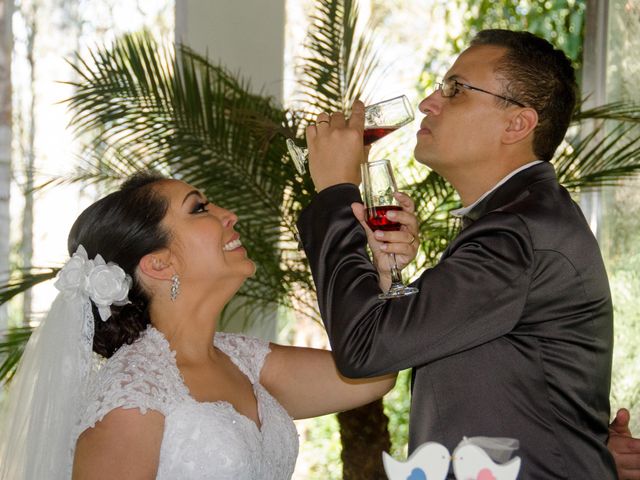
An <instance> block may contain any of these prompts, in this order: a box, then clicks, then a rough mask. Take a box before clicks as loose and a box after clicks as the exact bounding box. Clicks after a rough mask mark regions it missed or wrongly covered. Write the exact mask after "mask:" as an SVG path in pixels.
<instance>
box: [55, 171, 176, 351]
mask: <svg viewBox="0 0 640 480" xmlns="http://www.w3.org/2000/svg"><path fill="white" fill-rule="evenodd" d="M165 179H166V178H165V177H163V176H162V175H159V174H157V173H155V172H143V173H138V174H135V175H133V176H131V177H129V179H128V180H126V181H125V182H124V183H123V184H122V186H121V187H120V189H119V190H118V191H116V192H113V193H111V194H109V195H107V196H106V197H104V198H102V199H100V200H98V201H97V202H95V203H94V204H92V205H90V206H89V207H88V208H87V209H86V210H84V211H83V212H82V213H81V214H80V216H79V217H78V218H77V219H76V221H75V223H74V224H73V226H72V227H71V231H70V232H69V239H68V242H67V246H68V249H69V255H72V254H73V253H74V252H75V251H76V249H77V248H78V246H79V245H82V246H83V247H84V248H85V249H86V251H87V254H88V256H89V258H95V256H96V255H98V254H100V255H101V256H102V258H104V260H105V261H106V262H114V263H116V264H117V265H119V266H120V267H121V268H122V269H123V270H124V271H125V272H126V273H127V274H129V275H130V276H131V279H132V285H131V289H130V291H129V300H130V301H131V303H129V304H127V305H124V306H120V307H119V306H115V305H112V306H111V318H109V319H108V320H107V321H106V322H103V321H102V320H101V319H100V316H99V314H98V310H97V308H96V306H95V304H93V302H91V303H92V307H93V317H94V321H95V334H94V338H93V350H94V351H95V352H96V353H99V354H100V355H102V356H104V357H107V358H109V357H110V356H111V355H113V354H114V353H115V351H116V350H117V349H118V348H120V347H121V346H122V345H124V344H131V343H133V342H134V341H135V340H136V339H137V338H138V337H139V336H140V333H141V332H142V331H143V330H144V329H145V328H146V327H147V325H148V324H149V323H150V319H149V295H148V293H147V292H145V290H144V288H143V286H142V285H141V283H140V282H139V280H138V279H137V278H136V267H137V266H138V263H139V262H140V259H141V258H142V257H144V256H145V255H147V254H148V253H151V252H154V251H156V250H158V249H161V248H164V247H166V246H167V245H168V243H169V239H170V233H169V232H168V231H166V229H164V228H163V227H162V225H161V222H162V219H163V218H164V217H165V215H166V213H167V210H168V208H169V202H168V200H167V199H166V198H164V197H163V196H162V195H160V194H159V193H157V191H156V190H155V189H154V188H153V186H154V184H156V183H157V182H159V181H162V180H165Z"/></svg>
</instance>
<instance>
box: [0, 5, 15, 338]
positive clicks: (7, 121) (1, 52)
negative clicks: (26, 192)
mask: <svg viewBox="0 0 640 480" xmlns="http://www.w3.org/2000/svg"><path fill="white" fill-rule="evenodd" d="M12 16H13V0H3V1H2V3H0V279H1V280H2V282H3V283H4V282H5V281H6V280H7V279H8V276H9V241H10V240H9V235H10V231H11V229H10V227H9V226H10V214H9V198H10V191H11V138H12V133H11V58H12V52H13V30H12V28H11V19H12ZM7 322H8V318H7V306H6V305H2V306H0V331H2V330H4V329H6V328H7Z"/></svg>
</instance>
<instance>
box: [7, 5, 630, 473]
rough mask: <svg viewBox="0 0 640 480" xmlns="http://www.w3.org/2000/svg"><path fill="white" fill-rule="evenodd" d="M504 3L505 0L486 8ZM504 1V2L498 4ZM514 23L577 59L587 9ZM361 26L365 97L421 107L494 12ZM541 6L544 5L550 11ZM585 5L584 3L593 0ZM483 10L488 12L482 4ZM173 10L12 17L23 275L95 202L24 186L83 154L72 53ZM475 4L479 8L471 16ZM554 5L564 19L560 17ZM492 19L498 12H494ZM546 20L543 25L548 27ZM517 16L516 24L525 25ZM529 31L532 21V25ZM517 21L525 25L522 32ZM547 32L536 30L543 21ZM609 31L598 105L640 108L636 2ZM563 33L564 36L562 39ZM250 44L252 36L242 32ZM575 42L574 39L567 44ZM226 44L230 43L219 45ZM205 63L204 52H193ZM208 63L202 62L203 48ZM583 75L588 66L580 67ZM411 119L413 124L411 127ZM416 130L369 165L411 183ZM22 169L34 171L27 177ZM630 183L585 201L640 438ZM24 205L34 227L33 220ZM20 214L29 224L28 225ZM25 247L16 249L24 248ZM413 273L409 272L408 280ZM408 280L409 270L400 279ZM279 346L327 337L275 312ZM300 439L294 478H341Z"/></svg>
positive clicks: (614, 8) (83, 8) (331, 434)
mask: <svg viewBox="0 0 640 480" xmlns="http://www.w3.org/2000/svg"><path fill="white" fill-rule="evenodd" d="M493 3H497V4H499V3H501V2H493ZM507 3H510V4H513V3H514V2H507ZM515 3H516V4H519V7H518V8H519V11H518V13H519V14H520V15H522V18H521V19H520V20H519V22H521V23H519V24H516V25H513V26H514V27H516V28H531V29H532V30H535V29H541V28H542V29H544V28H553V26H554V24H553V19H554V18H561V19H562V21H565V22H568V23H569V24H570V23H571V22H574V23H575V25H574V26H573V27H569V28H568V33H567V34H563V35H558V36H556V38H555V40H556V41H557V43H558V44H559V46H560V47H562V48H564V49H565V50H569V51H571V53H572V54H573V58H575V59H576V60H577V61H578V62H579V63H580V62H582V60H583V57H582V50H581V45H582V43H581V41H582V39H581V36H580V35H581V32H582V30H581V29H582V22H584V21H585V18H584V12H585V3H586V0H585V1H579V0H574V1H571V0H566V1H564V2H562V1H561V2H553V3H555V4H557V10H558V11H557V12H556V13H554V14H553V15H556V17H553V16H551V17H549V14H548V12H547V11H546V10H544V11H543V12H542V13H541V14H540V16H539V18H537V20H536V18H535V15H533V14H534V13H535V11H536V9H540V8H543V7H544V8H546V9H548V8H551V7H550V6H549V5H550V4H551V3H552V2H536V1H521V2H515ZM360 4H361V16H362V17H363V19H365V20H366V19H367V18H368V19H370V20H371V21H372V22H374V24H375V25H377V28H378V34H377V36H376V42H377V45H376V49H377V51H378V52H379V56H380V68H379V71H378V73H377V76H376V78H377V81H376V83H375V88H372V89H370V91H368V92H367V95H366V98H365V100H367V101H377V100H381V99H383V98H388V97H391V96H396V95H399V94H406V95H408V96H409V97H410V98H411V100H412V101H413V103H414V104H415V105H416V106H417V104H418V102H419V100H420V99H421V98H422V97H423V96H424V95H425V93H427V92H428V90H429V89H430V88H431V86H432V85H433V82H434V81H435V79H436V78H437V77H439V76H440V75H442V73H443V72H444V71H445V70H446V69H447V68H448V66H449V64H450V62H451V59H452V58H453V57H454V56H455V54H456V53H457V51H458V50H459V49H460V48H461V47H463V45H460V44H459V40H458V39H459V38H461V37H462V36H463V33H464V32H465V31H466V30H465V29H469V28H473V26H474V25H477V22H476V23H475V24H474V19H477V18H478V17H479V16H481V15H483V14H487V15H489V14H491V15H495V17H496V23H497V24H498V26H505V25H502V24H500V21H501V19H500V15H499V11H498V10H499V9H495V8H494V9H493V10H492V9H491V8H490V7H487V5H486V4H487V2H479V1H472V0H468V1H463V0H456V1H453V0H450V1H442V0H371V1H370V2H369V1H366V0H363V1H361V2H360ZM547 4H549V5H547ZM592 4H593V2H592ZM480 5H484V7H482V6H480ZM174 8H175V5H174V2H173V0H137V1H133V0H75V1H74V0H21V1H19V2H17V4H16V14H15V15H14V18H13V32H14V37H15V38H14V59H13V64H12V67H13V72H12V83H13V129H14V142H13V178H12V187H11V250H12V253H11V261H12V264H14V265H23V264H24V260H23V258H28V256H29V255H30V253H29V251H28V245H26V244H28V243H32V244H33V253H32V261H31V264H32V265H37V266H50V265H60V264H61V263H62V262H64V260H65V259H66V257H67V253H66V236H67V233H68V231H69V228H70V226H71V223H72V222H73V220H74V219H75V217H76V216H77V215H78V213H79V212H80V211H81V210H82V209H83V208H84V207H85V206H86V205H88V204H89V203H91V202H92V201H93V200H94V199H95V198H96V196H97V195H99V194H100V192H96V191H95V189H94V188H81V187H78V186H63V187H59V186H56V187H51V188H44V189H42V190H38V191H36V192H35V193H33V195H29V192H30V190H31V187H32V186H33V185H41V184H43V183H45V182H47V181H49V180H50V179H51V178H52V177H55V176H57V175H64V174H65V173H68V172H69V171H71V170H72V168H73V166H74V164H75V163H76V160H77V155H78V152H79V148H78V143H77V140H76V139H74V136H73V134H72V132H71V131H69V129H67V128H66V127H67V124H68V123H69V116H68V113H67V111H66V107H65V105H64V103H62V102H63V101H64V100H65V99H66V98H68V97H69V95H70V93H71V90H70V87H69V85H67V84H65V82H67V81H70V80H72V79H73V78H74V70H73V68H72V64H73V63H74V62H75V61H77V60H76V57H75V53H76V52H79V53H81V54H82V53H85V52H86V51H87V49H88V48H91V47H93V46H95V45H103V44H105V43H107V42H109V41H110V40H111V39H113V38H115V37H116V36H117V35H119V34H121V33H123V32H127V31H135V30H139V29H142V28H146V29H148V30H150V31H151V32H153V33H154V34H155V35H157V36H159V37H162V38H169V39H171V38H173V34H174V27H175V19H174ZM482 8H484V9H485V10H487V11H483V10H481V9H482ZM313 9H314V2H313V1H312V0H287V3H286V25H285V26H284V28H285V49H284V53H283V54H284V58H285V62H284V71H283V72H282V89H281V90H282V94H283V101H284V103H285V104H287V105H289V106H293V107H295V105H296V104H295V99H296V91H295V75H296V72H295V68H294V66H295V64H296V59H297V58H299V57H300V56H301V55H303V53H304V50H303V48H304V47H303V45H304V39H305V33H306V31H307V27H308V25H309V21H310V20H309V16H310V14H311V13H312V12H313ZM563 9H564V10H563ZM496 11H498V12H497V13H496ZM550 18H551V19H550ZM523 19H524V20H523ZM533 21H537V22H539V23H540V24H533V23H532V22H533ZM526 22H530V23H529V24H527V23H526ZM545 22H546V23H545ZM607 22H608V23H607V26H608V35H607V37H606V40H605V41H604V43H603V42H602V41H601V42H600V44H599V45H600V48H601V49H604V50H605V51H606V52H608V55H606V63H605V64H603V65H602V67H605V68H604V71H605V72H606V78H605V84H606V89H605V91H604V95H605V98H604V99H603V100H605V101H617V100H620V101H635V102H640V96H639V94H638V90H637V85H639V84H640V59H639V57H638V56H637V55H629V54H628V52H638V51H640V0H612V1H611V2H610V4H609V18H608V21H607ZM571 28H573V30H572V29H571ZM238 34H244V35H249V34H251V32H239V33H238ZM576 38H578V39H579V40H580V43H576V40H575V39H576ZM229 41H233V39H229ZM202 53H205V52H202ZM209 53H212V52H209ZM585 71H587V69H586V68H585ZM419 119H420V116H419V115H418V119H417V120H416V121H419ZM414 135H415V129H413V128H405V129H403V130H401V131H399V132H398V133H396V134H394V135H393V136H391V137H389V138H387V139H384V140H382V141H380V142H379V144H376V145H375V146H374V150H373V151H372V156H380V157H382V156H386V157H389V158H391V159H392V161H393V162H394V165H396V168H397V170H398V174H399V176H400V177H403V176H407V177H410V176H411V175H413V172H414V171H415V170H414V169H416V168H418V167H416V166H415V165H414V163H413V161H412V145H413V139H414ZM30 172H33V173H34V175H33V177H31V176H30V175H29V173H30ZM639 186H640V185H639V184H638V182H637V181H636V182H629V185H628V186H626V187H616V188H610V189H605V190H602V191H599V192H597V193H594V194H589V195H585V196H584V198H581V199H580V200H581V202H583V205H584V208H585V211H586V213H587V214H588V215H589V218H590V219H591V223H592V226H593V228H594V230H596V233H597V235H598V239H599V241H600V245H601V247H602V249H603V252H604V255H605V258H606V262H607V268H608V271H609V275H610V280H611V285H612V290H613V296H614V305H615V313H616V349H615V359H614V360H615V363H614V375H613V379H614V384H613V388H612V404H613V408H614V409H615V408H617V407H618V406H627V407H630V408H631V410H632V418H633V425H634V427H635V433H636V434H638V433H640V430H639V429H638V425H639V423H638V420H639V417H640V409H639V407H638V405H639V404H640V385H639V379H640V355H638V354H637V353H636V350H637V344H638V343H637V342H638V340H639V339H640V279H639V277H638V276H639V272H640V234H639V233H638V232H640V189H639V188H638V187H639ZM31 203H32V204H33V217H32V218H31V216H30V212H31ZM25 214H26V216H25ZM29 235H32V241H31V242H24V241H23V240H24V239H25V238H27V239H28V238H29ZM25 245H26V246H25ZM414 273H415V272H414ZM409 274H411V272H410V271H409ZM52 295H53V288H52V286H51V285H50V284H49V285H42V286H39V287H37V289H35V291H34V294H33V298H32V309H33V312H34V314H36V318H37V314H40V313H42V312H44V311H46V310H47V308H48V306H49V302H50V300H51V298H52ZM22 308H23V302H20V301H16V302H14V303H12V304H11V306H10V311H9V322H14V323H15V322H16V321H17V320H16V319H17V318H22V316H21V315H19V313H20V312H21V309H22ZM276 334H277V335H278V337H279V339H280V340H281V341H283V342H285V343H287V342H289V343H296V344H304V345H311V344H312V345H315V346H326V345H327V343H326V336H325V334H324V332H323V330H322V329H321V328H320V327H319V326H318V325H317V324H314V323H312V322H303V321H297V320H296V319H295V317H293V316H292V315H291V314H290V313H287V312H281V318H280V319H279V321H278V322H277V331H276ZM407 381H408V380H407V375H406V373H405V374H403V375H402V376H401V378H400V379H399V381H398V384H399V385H398V387H397V388H396V389H395V390H394V391H393V392H392V393H390V394H389V395H388V396H387V397H386V399H385V408H386V413H387V415H388V416H389V417H390V431H391V434H392V442H393V450H394V453H395V454H398V455H400V454H402V453H403V452H406V438H407V418H408V412H407V409H408V393H407V392H408V388H407ZM297 425H298V428H299V432H300V435H301V455H300V458H299V459H298V463H297V467H296V474H295V476H294V478H297V479H333V478H336V479H337V478H341V465H340V441H339V432H338V426H337V422H336V420H335V417H334V416H327V417H323V418H320V419H314V420H308V421H303V422H298V423H297Z"/></svg>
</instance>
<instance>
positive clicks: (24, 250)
mask: <svg viewBox="0 0 640 480" xmlns="http://www.w3.org/2000/svg"><path fill="white" fill-rule="evenodd" d="M22 7H23V8H24V10H23V11H22V15H23V17H24V23H25V25H26V26H27V63H28V64H29V70H30V71H29V94H30V99H29V110H28V118H26V119H24V123H25V130H26V139H25V141H26V145H25V147H24V149H23V152H24V157H25V158H24V160H25V162H24V185H23V194H24V210H23V211H22V239H21V242H20V259H21V263H22V266H23V268H29V267H31V265H32V263H33V208H34V203H33V202H34V199H33V187H34V184H35V182H34V172H35V160H36V155H35V138H36V101H37V96H36V59H35V45H36V38H37V35H38V28H37V27H38V24H37V21H38V7H39V2H38V0H32V1H31V2H30V3H28V4H27V5H22ZM31 303H32V295H31V289H29V290H27V291H26V292H24V294H23V303H22V319H23V322H24V323H25V324H28V323H29V321H30V320H31Z"/></svg>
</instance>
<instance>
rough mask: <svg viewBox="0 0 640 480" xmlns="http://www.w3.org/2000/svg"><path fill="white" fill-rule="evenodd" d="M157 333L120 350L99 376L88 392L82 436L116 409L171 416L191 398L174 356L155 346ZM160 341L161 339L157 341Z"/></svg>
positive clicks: (81, 417)
mask: <svg viewBox="0 0 640 480" xmlns="http://www.w3.org/2000/svg"><path fill="white" fill-rule="evenodd" d="M153 333H154V332H149V331H147V333H146V334H145V335H146V336H145V338H142V339H140V340H138V341H137V342H135V343H134V344H132V345H127V346H124V347H122V348H121V349H120V350H118V351H117V352H116V353H115V354H114V355H113V357H111V358H110V359H109V360H108V361H107V362H106V363H105V364H104V366H103V367H102V368H101V369H100V370H99V372H98V373H97V374H96V376H95V378H94V381H93V382H91V384H90V385H89V388H88V390H87V395H86V401H85V408H84V410H83V412H82V414H81V415H80V419H79V422H78V433H81V432H82V431H84V430H85V429H87V428H90V427H93V426H95V424H96V422H99V421H100V420H102V419H103V418H104V417H105V415H106V414H107V413H109V412H110V411H112V410H114V409H116V408H138V409H139V410H140V412H142V413H143V414H145V413H146V412H147V410H156V411H158V412H160V413H161V414H163V415H164V416H167V415H168V414H169V413H170V412H171V411H172V410H173V408H174V406H175V405H176V404H177V403H178V402H179V401H180V399H181V398H184V397H185V396H186V395H187V392H186V391H185V389H186V387H184V384H183V382H182V381H181V378H180V372H179V371H178V369H177V367H176V366H175V361H174V359H173V355H174V353H173V352H171V351H170V350H169V349H168V347H167V348H166V349H164V348H159V345H158V344H157V342H156V343H154V339H153V338H150V337H153ZM155 340H156V341H157V340H160V339H155Z"/></svg>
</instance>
